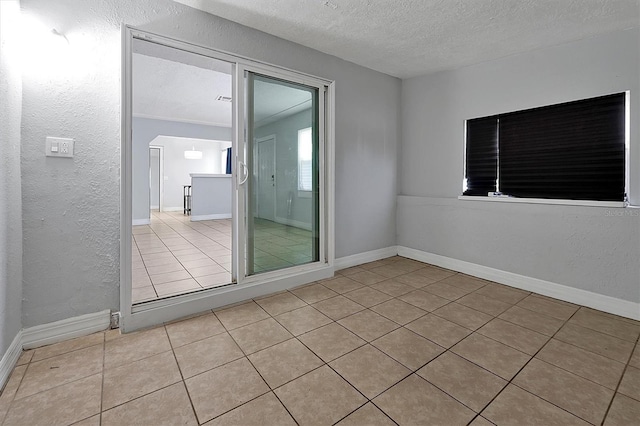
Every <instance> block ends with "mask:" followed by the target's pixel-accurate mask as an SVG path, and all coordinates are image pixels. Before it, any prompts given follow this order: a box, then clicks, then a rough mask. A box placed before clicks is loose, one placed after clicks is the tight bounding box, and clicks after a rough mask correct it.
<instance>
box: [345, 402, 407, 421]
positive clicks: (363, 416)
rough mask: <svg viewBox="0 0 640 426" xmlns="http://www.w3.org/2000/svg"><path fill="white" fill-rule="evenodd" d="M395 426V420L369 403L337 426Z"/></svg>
mask: <svg viewBox="0 0 640 426" xmlns="http://www.w3.org/2000/svg"><path fill="white" fill-rule="evenodd" d="M363 425H368V426H374V425H375V426H395V423H394V422H393V420H391V419H390V418H389V417H387V415H386V414H384V413H383V412H382V411H380V410H379V409H378V408H377V407H376V406H375V405H373V404H372V403H370V402H368V403H366V404H365V405H363V406H362V407H360V408H358V409H357V410H356V411H354V412H353V413H351V414H349V415H348V416H347V417H345V418H344V419H342V420H340V421H339V422H338V423H337V424H336V426H363Z"/></svg>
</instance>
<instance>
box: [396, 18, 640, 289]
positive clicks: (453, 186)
mask: <svg viewBox="0 0 640 426" xmlns="http://www.w3.org/2000/svg"><path fill="white" fill-rule="evenodd" d="M639 39H640V38H639V32H638V29H637V28H636V29H633V30H629V31H622V32H616V33H611V34H609V35H606V36H600V37H595V38H590V39H586V40H582V41H578V42H574V43H569V44H565V45H560V46H556V47H553V48H547V49H541V50H536V51H533V52H529V53H525V54H520V55H514V56H510V57H508V58H504V59H501V60H497V61H491V62H486V63H482V64H478V65H474V66H471V67H467V68H461V69H458V70H453V71H448V72H442V73H437V74H433V75H429V76H423V77H416V78H412V79H409V80H404V81H403V85H402V96H403V98H402V102H403V103H402V110H403V117H402V123H403V127H402V131H403V141H402V154H401V164H402V167H401V168H400V169H399V179H400V183H401V185H400V193H401V194H402V195H408V196H418V197H421V198H420V199H418V200H417V201H416V199H408V198H406V197H402V196H401V197H400V198H399V201H398V220H397V224H398V225H397V226H398V244H399V245H403V246H407V247H411V248H415V249H419V250H424V251H427V252H430V253H435V254H440V255H443V256H448V257H452V258H456V259H461V260H465V261H468V262H472V263H476V264H480V265H484V266H489V267H492V268H497V269H502V270H505V271H509V272H514V273H517V274H521V275H525V276H530V277H535V278H540V279H543V280H548V281H551V282H556V283H560V284H564V285H568V286H572V287H576V288H580V289H584V290H589V291H592V292H596V293H600V294H605V295H608V296H613V297H617V298H622V299H625V300H630V301H634V302H638V301H640V263H639V262H638V259H640V210H638V209H627V210H621V209H606V208H598V207H571V206H560V205H531V204H518V205H507V204H504V203H489V202H480V201H462V200H457V196H458V195H460V194H461V192H462V179H463V176H464V172H463V161H464V153H463V146H464V120H465V119H467V118H474V117H480V116H486V115H491V114H495V113H499V112H507V111H513V110H519V109H525V108H531V107H536V106H541V105H548V104H553V103H558V102H564V101H569V100H576V99H582V98H588V97H593V96H598V95H604V94H608V93H614V92H620V91H625V90H630V91H631V111H637V110H638V107H639V106H640V102H639V101H640V96H639V95H640V94H639V90H640V81H639V79H638V75H639V63H640V57H639V54H640V50H639V47H640V46H639ZM637 117H638V115H637V113H633V114H632V115H631V127H630V134H631V140H630V151H629V154H630V159H631V169H630V170H631V175H630V182H631V185H632V187H631V200H632V202H633V203H635V204H636V205H637V204H640V132H639V129H640V123H639V121H638V119H637Z"/></svg>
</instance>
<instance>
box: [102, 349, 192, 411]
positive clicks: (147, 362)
mask: <svg viewBox="0 0 640 426" xmlns="http://www.w3.org/2000/svg"><path fill="white" fill-rule="evenodd" d="M181 380H182V376H180V370H178V364H177V363H176V359H175V357H174V355H173V352H171V351H169V352H164V353H161V354H159V355H154V356H151V357H149V358H145V359H143V360H140V361H136V362H132V363H130V364H125V365H123V366H121V367H117V368H111V369H109V370H106V371H105V373H104V384H103V391H102V409H103V410H108V409H109V408H113V407H115V406H116V405H120V404H123V403H125V402H127V401H130V400H132V399H134V398H138V397H140V396H143V395H146V394H148V393H151V392H154V391H156V390H158V389H161V388H164V387H167V386H169V385H172V384H174V383H177V382H179V381H181Z"/></svg>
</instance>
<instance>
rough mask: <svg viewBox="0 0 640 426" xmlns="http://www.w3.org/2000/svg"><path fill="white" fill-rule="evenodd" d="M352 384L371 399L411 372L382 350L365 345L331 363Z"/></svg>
mask: <svg viewBox="0 0 640 426" xmlns="http://www.w3.org/2000/svg"><path fill="white" fill-rule="evenodd" d="M329 365H330V366H331V368H333V369H334V370H336V371H337V372H338V374H340V375H341V376H342V377H343V378H345V379H346V380H347V381H348V382H349V383H351V385H353V386H354V387H355V388H356V389H358V390H359V391H360V392H361V393H362V394H363V395H364V396H366V397H367V398H369V399H371V398H374V397H375V396H377V395H379V394H380V393H382V392H384V391H385V390H386V389H388V388H390V387H391V386H393V385H394V384H396V383H398V382H399V381H400V380H402V379H403V378H405V377H406V376H407V375H408V374H410V373H411V371H410V370H409V369H407V368H406V367H404V366H403V365H402V364H400V363H398V362H397V361H395V360H394V359H392V358H391V357H389V356H388V355H385V354H384V353H383V352H382V351H380V350H378V349H376V348H374V347H373V346H371V345H365V346H362V347H360V348H358V349H356V350H355V351H353V352H350V353H348V354H346V355H344V356H342V357H340V358H338V359H336V360H334V361H331V362H330V363H329Z"/></svg>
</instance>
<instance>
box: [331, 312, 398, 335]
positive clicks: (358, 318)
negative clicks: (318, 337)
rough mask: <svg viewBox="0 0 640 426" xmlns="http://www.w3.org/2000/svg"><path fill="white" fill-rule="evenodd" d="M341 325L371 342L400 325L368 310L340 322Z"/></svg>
mask: <svg viewBox="0 0 640 426" xmlns="http://www.w3.org/2000/svg"><path fill="white" fill-rule="evenodd" d="M338 323H339V324H340V325H342V326H343V327H345V328H346V329H348V330H349V331H351V332H353V333H355V334H356V335H358V336H359V337H361V338H362V339H364V340H366V341H367V342H370V341H372V340H375V339H377V338H378V337H381V336H383V335H385V334H387V333H389V332H390V331H393V330H395V329H396V328H398V327H399V325H398V324H396V323H394V322H393V321H391V320H388V319H387V318H385V317H383V316H382V315H379V314H377V313H375V312H373V311H370V310H366V311H361V312H358V313H357V314H353V315H351V316H348V317H346V318H343V319H341V320H339V321H338Z"/></svg>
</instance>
